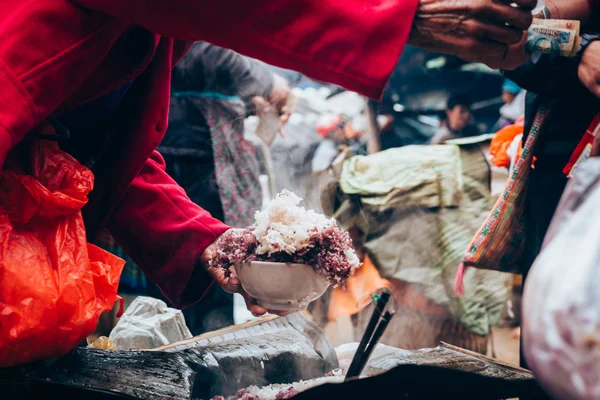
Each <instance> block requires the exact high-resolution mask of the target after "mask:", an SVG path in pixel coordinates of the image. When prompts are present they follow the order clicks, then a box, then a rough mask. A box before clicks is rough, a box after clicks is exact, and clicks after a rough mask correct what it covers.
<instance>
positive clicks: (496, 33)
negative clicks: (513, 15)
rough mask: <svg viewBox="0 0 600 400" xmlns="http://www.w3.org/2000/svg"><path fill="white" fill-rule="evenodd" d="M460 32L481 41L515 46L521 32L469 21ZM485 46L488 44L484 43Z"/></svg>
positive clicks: (521, 35) (508, 27)
mask: <svg viewBox="0 0 600 400" xmlns="http://www.w3.org/2000/svg"><path fill="white" fill-rule="evenodd" d="M462 30H463V31H464V32H465V33H467V34H468V35H469V36H473V37H475V38H479V39H483V41H491V42H497V43H500V44H502V43H504V44H508V45H512V44H516V43H519V42H520V41H521V38H522V37H523V31H522V30H521V29H517V28H515V27H512V26H497V25H492V24H486V23H484V22H481V21H477V20H471V21H466V22H465V23H464V24H463V26H462ZM484 44H485V45H487V44H488V43H484Z"/></svg>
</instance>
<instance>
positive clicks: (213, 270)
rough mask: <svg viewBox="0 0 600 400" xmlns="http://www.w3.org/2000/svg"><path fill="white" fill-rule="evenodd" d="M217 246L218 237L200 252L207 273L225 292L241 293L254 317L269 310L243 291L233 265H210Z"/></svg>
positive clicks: (273, 312)
mask: <svg viewBox="0 0 600 400" xmlns="http://www.w3.org/2000/svg"><path fill="white" fill-rule="evenodd" d="M218 246H219V238H217V240H215V241H214V242H213V243H212V244H211V245H210V246H208V247H207V248H206V249H205V250H204V252H203V253H202V256H201V257H200V261H201V262H202V265H203V266H204V268H205V269H206V271H207V272H208V274H209V275H210V276H211V277H212V278H213V279H214V280H215V282H216V283H218V284H219V286H221V288H223V290H225V291H226V292H228V293H239V294H241V295H242V297H243V298H244V301H245V302H246V307H247V308H248V310H249V311H250V312H251V313H252V315H254V316H255V317H258V316H261V315H264V314H266V313H267V312H269V310H267V309H265V308H263V307H261V306H259V305H258V303H257V302H256V299H255V298H253V297H252V296H250V295H249V294H248V293H246V292H245V291H244V289H243V288H242V285H241V284H240V281H239V279H238V278H237V276H236V274H235V269H234V268H233V267H230V268H229V269H228V270H225V269H223V268H220V267H213V266H211V263H210V260H211V259H212V256H213V254H214V252H215V251H216V250H217V249H218ZM270 313H271V314H277V315H285V313H279V312H275V311H272V312H270Z"/></svg>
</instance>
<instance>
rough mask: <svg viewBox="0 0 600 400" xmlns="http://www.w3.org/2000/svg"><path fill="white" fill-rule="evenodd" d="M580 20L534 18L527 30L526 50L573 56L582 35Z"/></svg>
mask: <svg viewBox="0 0 600 400" xmlns="http://www.w3.org/2000/svg"><path fill="white" fill-rule="evenodd" d="M579 31H580V22H579V21H573V20H560V19H534V20H533V23H532V24H531V27H530V28H529V31H528V32H527V42H526V43H525V50H526V51H527V52H529V53H531V54H534V53H544V54H555V55H560V56H563V57H573V56H575V54H576V53H577V49H578V48H579V44H580V43H581V37H580V36H579Z"/></svg>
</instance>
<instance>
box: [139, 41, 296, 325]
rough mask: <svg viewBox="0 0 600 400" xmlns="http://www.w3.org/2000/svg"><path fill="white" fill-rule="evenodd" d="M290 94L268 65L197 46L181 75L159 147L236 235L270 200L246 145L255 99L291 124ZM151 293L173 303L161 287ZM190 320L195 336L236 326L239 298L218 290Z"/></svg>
mask: <svg viewBox="0 0 600 400" xmlns="http://www.w3.org/2000/svg"><path fill="white" fill-rule="evenodd" d="M289 94H290V88H289V86H288V84H287V81H285V79H283V78H282V77H281V76H278V75H275V74H273V73H272V72H271V70H270V69H269V67H268V66H267V65H265V64H263V63H261V62H259V61H257V60H254V59H249V58H246V57H243V56H241V55H239V54H238V53H235V52H234V51H231V50H228V49H224V48H221V47H218V46H214V45H212V44H209V43H205V42H197V43H195V44H194V46H193V47H192V48H191V49H190V51H189V52H188V54H187V55H186V56H185V57H184V58H183V59H182V60H181V62H180V63H179V64H177V66H176V67H175V68H174V70H173V75H172V80H171V102H170V111H169V128H168V129H167V132H166V133H165V137H164V138H163V140H162V142H161V144H160V145H159V147H158V151H159V152H160V153H161V154H162V156H163V157H164V158H165V162H166V169H167V173H168V174H169V175H171V176H172V177H173V179H174V180H175V181H176V182H177V183H178V184H180V185H181V187H182V188H183V189H184V190H185V191H186V194H187V195H188V196H189V198H190V200H192V201H193V202H194V203H196V204H198V205H199V206H200V207H202V208H203V209H204V210H206V211H208V212H209V213H210V214H211V215H212V216H213V217H214V218H217V219H219V220H221V221H224V222H225V223H226V224H228V225H229V226H232V227H235V228H245V227H247V226H249V225H251V224H252V223H253V222H254V213H255V212H256V211H258V210H260V208H261V203H262V199H263V196H262V190H261V185H260V181H259V176H260V170H259V163H258V159H257V156H256V154H254V152H255V148H254V146H253V144H251V143H250V142H248V141H247V140H246V139H244V118H245V116H246V114H247V113H248V110H247V108H251V107H253V105H252V100H254V98H255V97H261V98H264V99H266V100H267V101H268V102H270V103H271V104H275V105H279V108H280V109H281V110H282V113H283V115H282V117H281V119H280V120H281V125H283V124H284V123H285V122H286V121H287V118H288V115H289V114H290V113H291V110H287V109H286V104H287V103H286V100H287V99H288V96H289ZM247 105H248V106H249V107H247ZM283 111H285V112H283ZM149 294H150V295H152V296H154V297H158V298H161V299H163V300H166V299H165V298H164V297H163V296H162V295H161V293H160V290H159V289H158V287H157V286H156V285H151V286H150V288H149ZM183 313H184V316H185V318H186V323H187V325H188V328H190V331H191V332H192V334H193V335H200V334H202V333H204V332H208V331H212V330H217V329H220V328H224V327H226V326H229V325H233V324H234V320H233V295H231V294H229V293H226V292H225V291H223V289H221V287H219V286H218V285H213V287H212V288H211V289H210V290H209V291H208V292H207V293H206V295H205V299H204V301H203V302H201V303H198V304H195V305H193V306H191V307H189V308H187V309H185V310H184V311H183Z"/></svg>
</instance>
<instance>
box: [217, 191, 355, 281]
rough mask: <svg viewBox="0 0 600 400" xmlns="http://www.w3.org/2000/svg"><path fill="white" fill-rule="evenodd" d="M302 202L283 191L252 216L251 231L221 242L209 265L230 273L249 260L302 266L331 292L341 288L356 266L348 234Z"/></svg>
mask: <svg viewBox="0 0 600 400" xmlns="http://www.w3.org/2000/svg"><path fill="white" fill-rule="evenodd" d="M301 201H302V199H301V198H299V197H298V196H296V195H295V194H293V193H291V192H289V191H287V190H284V191H283V192H281V193H280V194H278V195H277V197H276V198H275V199H273V200H272V201H271V202H270V203H269V204H268V205H267V207H266V208H265V209H264V210H262V211H259V212H257V213H256V216H255V223H254V224H253V225H252V226H251V227H250V228H248V229H245V230H231V231H229V232H227V233H226V234H225V235H223V236H222V237H221V239H220V240H219V245H218V250H217V251H216V252H215V254H214V255H213V258H212V260H211V265H212V266H214V267H221V268H224V269H229V268H230V266H231V265H233V264H235V263H238V262H244V263H249V262H252V261H271V262H284V263H297V264H306V265H309V266H311V267H313V268H314V269H315V271H316V272H317V273H318V274H320V275H323V276H325V277H326V278H327V279H328V280H329V282H330V284H331V285H332V286H333V287H344V286H345V284H346V281H347V280H348V278H349V277H350V275H352V274H353V273H354V271H355V270H356V269H357V268H358V267H360V260H359V259H358V257H357V255H356V252H355V251H354V249H353V248H352V240H351V239H350V235H349V234H348V232H346V231H344V230H343V229H341V228H339V227H338V226H337V224H336V221H335V220H334V219H332V218H327V217H326V216H325V215H323V214H318V213H316V212H314V211H313V210H306V209H305V208H304V207H301V206H300V203H301Z"/></svg>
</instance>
